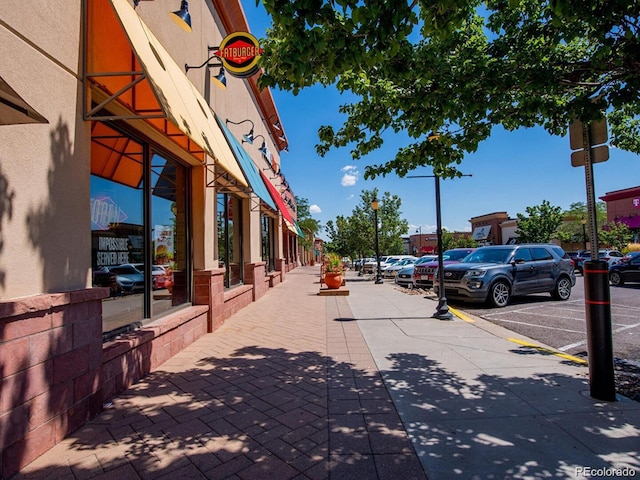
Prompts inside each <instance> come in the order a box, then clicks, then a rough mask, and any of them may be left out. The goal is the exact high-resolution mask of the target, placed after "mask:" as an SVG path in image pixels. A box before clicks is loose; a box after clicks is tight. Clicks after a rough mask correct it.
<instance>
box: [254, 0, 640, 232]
mask: <svg viewBox="0 0 640 480" xmlns="http://www.w3.org/2000/svg"><path fill="white" fill-rule="evenodd" d="M242 4H243V7H244V10H245V15H246V16H247V20H248V22H249V25H250V29H251V32H252V33H253V34H254V35H255V36H256V37H258V38H260V37H264V35H265V29H266V28H267V27H268V26H269V24H270V19H269V17H268V15H267V14H266V13H265V11H264V9H263V7H262V5H259V6H257V7H256V2H255V0H242ZM272 94H273V96H274V99H275V102H276V106H277V108H278V112H279V113H280V118H281V120H282V124H283V127H284V130H285V133H286V136H287V138H288V140H289V152H288V153H287V152H282V153H281V169H282V172H283V173H284V174H285V176H286V179H287V181H288V182H289V184H290V185H291V188H292V190H293V191H294V193H295V195H296V196H298V197H302V198H306V199H307V200H308V202H309V205H311V206H313V207H314V208H313V209H312V210H313V211H316V210H318V211H316V212H315V213H313V216H314V218H316V219H317V220H319V221H320V222H321V223H322V224H323V225H324V224H325V223H326V222H327V221H328V220H335V218H336V217H337V216H338V215H345V216H349V215H350V214H351V212H352V210H353V208H354V207H355V206H356V205H357V204H358V203H359V202H360V193H361V192H362V191H363V190H372V189H373V188H378V190H379V191H380V192H389V193H391V194H393V195H398V196H399V197H400V198H401V199H402V206H401V209H400V213H401V218H404V219H406V220H407V221H408V223H409V226H410V229H409V232H407V233H415V232H416V230H417V229H418V228H419V227H421V228H422V233H431V232H435V225H436V214H435V188H434V180H433V179H432V178H406V177H405V178H399V177H398V176H396V175H395V174H390V175H387V176H386V177H378V178H376V179H375V180H365V179H364V175H363V174H364V169H365V166H366V165H368V164H379V163H383V162H386V161H387V160H390V159H392V158H393V157H394V156H395V152H396V151H397V149H398V147H399V146H402V145H405V144H406V142H405V139H404V138H403V137H402V136H401V135H398V136H391V137H390V138H388V139H385V145H384V146H383V148H381V149H379V150H377V151H376V152H374V153H372V154H371V155H369V156H368V157H366V158H363V159H359V160H353V159H352V158H351V155H350V149H349V148H348V147H347V148H341V149H332V150H331V151H330V152H329V153H328V154H327V155H326V156H325V157H320V156H319V155H318V154H317V153H316V151H315V145H316V144H317V143H318V133H317V132H318V128H319V127H320V126H322V125H333V126H334V127H339V126H340V125H342V121H341V116H340V114H339V113H338V107H339V106H340V105H342V104H344V103H348V98H347V97H344V96H341V95H340V94H339V92H337V91H336V90H335V89H333V88H323V87H320V86H315V87H312V88H309V89H306V90H304V91H303V92H301V93H300V94H298V95H297V96H294V95H293V94H292V93H290V92H283V91H278V90H272ZM570 155H571V150H570V148H569V138H568V137H567V136H566V137H554V136H550V135H549V134H548V133H546V132H545V131H544V130H543V129H542V128H530V129H520V130H517V131H515V132H507V131H504V130H502V129H499V128H497V129H494V132H493V134H492V136H491V137H490V138H489V139H488V140H487V141H485V142H484V143H483V144H481V145H480V148H479V149H478V151H477V152H475V153H473V154H470V155H468V156H467V157H466V158H465V159H464V160H463V162H462V165H461V166H460V170H462V171H463V172H464V173H465V174H471V175H472V176H471V177H463V178H457V179H453V180H443V181H441V183H440V193H441V206H442V226H443V227H444V228H446V229H447V230H452V231H469V230H471V224H470V223H469V219H470V218H472V217H476V216H479V215H485V214H488V213H493V212H503V211H504V212H507V213H508V214H509V216H510V217H516V215H517V213H523V214H524V213H526V212H525V209H526V207H528V206H534V205H540V204H541V203H542V202H543V200H548V201H549V202H550V203H551V204H552V205H554V206H559V207H561V208H563V209H566V208H568V207H569V205H570V204H572V203H574V202H586V183H585V172H584V168H582V167H578V168H574V167H572V166H571V160H570ZM431 173H432V172H431V169H430V168H429V167H423V168H420V169H417V170H415V171H414V172H412V173H411V174H410V175H430V174H431ZM594 183H595V193H596V196H597V197H600V196H602V195H604V194H605V193H607V192H610V191H614V190H621V189H624V188H629V187H635V186H638V185H640V158H638V156H637V155H635V154H631V153H628V152H624V151H621V150H619V149H616V148H610V158H609V160H608V161H607V162H603V163H598V164H595V165H594ZM320 236H321V237H323V238H326V235H324V234H320Z"/></svg>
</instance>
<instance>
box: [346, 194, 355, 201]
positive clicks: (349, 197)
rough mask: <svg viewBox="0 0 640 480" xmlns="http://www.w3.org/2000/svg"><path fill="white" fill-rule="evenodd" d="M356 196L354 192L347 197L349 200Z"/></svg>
mask: <svg viewBox="0 0 640 480" xmlns="http://www.w3.org/2000/svg"><path fill="white" fill-rule="evenodd" d="M354 198H355V195H354V194H353V193H352V194H351V195H349V196H348V197H347V200H353V199H354Z"/></svg>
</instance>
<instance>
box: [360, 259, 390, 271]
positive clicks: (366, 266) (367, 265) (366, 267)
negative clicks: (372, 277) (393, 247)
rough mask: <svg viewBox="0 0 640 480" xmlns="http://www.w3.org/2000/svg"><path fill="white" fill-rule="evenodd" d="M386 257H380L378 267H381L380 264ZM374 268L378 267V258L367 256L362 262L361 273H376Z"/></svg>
mask: <svg viewBox="0 0 640 480" xmlns="http://www.w3.org/2000/svg"><path fill="white" fill-rule="evenodd" d="M386 259H387V256H386V255H385V256H383V257H380V267H381V268H382V264H383V263H384V262H385V260H386ZM376 268H378V260H377V259H376V258H367V259H366V261H365V262H364V263H363V264H362V269H361V270H362V273H376Z"/></svg>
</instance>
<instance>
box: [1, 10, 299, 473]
mask: <svg viewBox="0 0 640 480" xmlns="http://www.w3.org/2000/svg"><path fill="white" fill-rule="evenodd" d="M182 3H183V6H184V4H186V3H187V2H182ZM179 4H180V2H178V1H177V0H175V1H162V2H161V1H156V2H151V1H140V2H133V1H129V0H82V1H77V2H69V1H66V0H51V1H48V2H41V3H38V5H37V8H35V9H27V8H26V6H25V4H24V2H19V1H17V0H7V1H4V2H2V4H1V5H0V42H1V43H2V45H3V46H4V48H3V58H2V69H1V73H0V75H1V77H2V82H1V83H0V87H1V88H0V89H1V90H2V95H3V100H7V99H8V100H7V101H3V104H2V109H1V110H0V132H1V136H2V141H1V142H0V375H1V378H0V381H1V383H0V385H1V386H0V388H1V391H0V451H1V457H0V477H5V476H9V475H10V474H12V473H13V472H15V471H16V470H18V469H19V468H21V467H22V466H24V465H26V464H27V463H29V462H30V461H32V460H33V459H34V458H36V457H37V456H38V455H40V454H42V453H43V452H45V451H46V450H47V449H48V448H50V447H51V446H53V445H54V444H56V443H58V442H60V441H61V440H62V439H63V438H64V437H65V436H66V435H68V434H69V433H70V432H71V431H73V430H75V429H76V428H78V427H79V426H80V425H82V424H83V423H84V422H86V421H87V420H88V419H90V418H92V417H93V416H95V415H96V414H97V413H98V412H99V411H100V410H101V408H102V406H103V404H104V402H106V401H108V400H109V399H110V398H112V397H113V396H114V395H115V394H116V393H118V392H120V391H122V390H124V389H125V388H127V387H128V386H130V385H131V384H132V383H134V382H136V381H137V380H138V379H139V378H141V377H142V376H144V375H145V374H146V373H148V372H149V371H151V370H153V369H154V368H156V367H157V366H158V365H160V364H161V363H163V362H164V361H166V360H167V359H168V358H170V357H171V356H173V355H175V354H176V353H177V352H178V351H180V350H181V349H183V348H185V347H186V346H188V345H189V344H190V343H191V342H193V340H195V339H196V338H198V337H199V336H201V335H203V334H205V333H207V332H212V331H214V330H215V329H216V328H217V327H218V326H219V325H221V324H222V323H223V322H224V321H225V320H226V319H228V318H229V316H230V315H231V314H232V313H233V312H235V311H237V310H238V309H239V308H242V307H243V306H245V305H248V304H249V303H251V302H252V301H255V300H256V299H258V298H260V297H261V296H262V295H264V294H266V293H267V292H268V290H269V288H271V287H273V286H275V285H277V284H278V283H279V282H281V281H283V280H284V278H285V275H286V272H287V271H289V270H291V269H292V268H295V266H296V265H297V262H298V260H299V253H298V241H297V239H298V235H300V234H301V232H300V230H299V228H298V227H297V223H296V216H295V197H294V195H293V193H292V188H291V187H290V186H289V185H288V183H286V181H285V179H284V175H283V171H285V170H286V169H285V168H284V167H286V166H284V165H282V162H281V155H280V154H281V152H282V151H284V150H285V149H286V148H287V142H288V139H287V137H286V134H285V133H284V131H283V129H282V124H281V122H280V117H279V114H278V111H277V108H276V105H275V103H274V101H273V97H272V96H271V93H270V92H269V90H260V89H258V87H257V83H256V82H257V76H258V74H259V72H256V66H255V62H256V55H257V54H259V52H258V50H259V48H258V46H257V45H253V44H252V38H251V36H250V35H249V36H247V35H244V36H243V35H240V36H239V37H234V34H237V33H238V32H249V31H250V29H249V26H248V25H247V24H246V19H245V16H244V13H243V11H242V7H241V4H240V2H239V1H238V0H231V1H224V2H223V1H222V0H213V1H212V0H192V1H190V2H188V8H189V14H190V22H191V26H190V27H188V28H187V27H186V26H185V25H184V24H182V28H181V27H180V26H178V24H177V23H174V22H173V21H172V19H171V18H170V15H168V13H171V10H176V11H177V13H179V11H178V6H179ZM174 17H175V15H174ZM178 20H179V19H178ZM182 20H184V18H183V19H182ZM225 40H226V41H227V42H228V43H227V46H229V48H230V50H229V52H230V53H229V52H227V53H228V56H226V55H227V53H225V52H223V51H221V50H220V49H219V47H220V46H221V44H222V43H223V42H224V41H225ZM232 48H237V50H236V51H234V52H235V53H234V52H231V49H232ZM238 52H240V53H238ZM223 59H224V60H223ZM187 65H188V66H189V67H188V68H187V67H186V66H187ZM221 73H226V76H225V78H224V79H223V78H222V76H221V75H220V74H221ZM221 82H222V83H221ZM224 82H226V89H223V88H219V87H218V85H219V86H220V87H223V86H224V85H225V83H224Z"/></svg>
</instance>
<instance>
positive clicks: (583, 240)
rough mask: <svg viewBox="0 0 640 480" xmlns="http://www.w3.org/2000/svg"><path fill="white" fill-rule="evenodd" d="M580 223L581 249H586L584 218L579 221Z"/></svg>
mask: <svg viewBox="0 0 640 480" xmlns="http://www.w3.org/2000/svg"><path fill="white" fill-rule="evenodd" d="M580 223H581V224H582V249H583V250H586V249H587V231H586V230H585V225H586V224H587V220H586V218H584V216H583V217H582V219H580Z"/></svg>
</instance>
